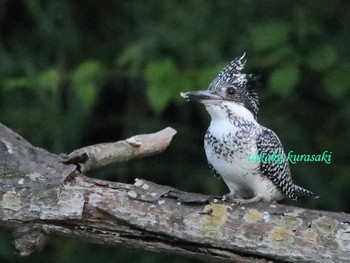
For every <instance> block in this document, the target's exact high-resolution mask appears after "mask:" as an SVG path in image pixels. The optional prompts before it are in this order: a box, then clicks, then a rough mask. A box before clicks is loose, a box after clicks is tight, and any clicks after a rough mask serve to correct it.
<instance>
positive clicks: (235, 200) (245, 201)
mask: <svg viewBox="0 0 350 263" xmlns="http://www.w3.org/2000/svg"><path fill="white" fill-rule="evenodd" d="M261 199H262V196H260V195H257V196H254V197H252V198H249V199H243V198H237V197H234V196H233V195H231V194H226V195H224V196H223V197H222V200H223V201H225V200H228V201H230V202H232V203H237V204H251V203H257V202H259V201H261Z"/></svg>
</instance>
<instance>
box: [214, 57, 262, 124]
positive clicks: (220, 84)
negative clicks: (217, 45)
mask: <svg viewBox="0 0 350 263" xmlns="http://www.w3.org/2000/svg"><path fill="white" fill-rule="evenodd" d="M245 63H246V59H245V54H243V56H241V57H240V58H236V59H234V60H233V61H231V62H230V63H229V64H228V65H227V66H226V67H225V68H223V69H222V70H221V71H220V73H219V75H218V76H217V77H216V78H215V79H214V80H213V81H212V83H211V84H210V85H209V88H208V90H209V92H211V93H213V94H214V93H215V94H220V95H222V97H223V99H226V100H231V101H234V102H236V103H238V104H242V105H244V106H245V107H246V108H247V109H248V110H250V111H251V112H252V113H253V115H254V117H255V118H257V114H258V110H259V109H258V106H259V99H258V95H257V93H256V89H257V87H258V86H259V82H258V81H257V78H256V77H255V76H254V75H253V74H244V73H242V72H241V71H242V70H243V68H244V66H245ZM228 88H234V93H235V96H226V95H224V94H225V92H224V91H225V90H227V89H228Z"/></svg>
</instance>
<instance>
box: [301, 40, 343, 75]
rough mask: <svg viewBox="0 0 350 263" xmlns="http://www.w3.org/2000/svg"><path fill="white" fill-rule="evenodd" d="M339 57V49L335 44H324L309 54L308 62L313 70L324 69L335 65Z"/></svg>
mask: <svg viewBox="0 0 350 263" xmlns="http://www.w3.org/2000/svg"><path fill="white" fill-rule="evenodd" d="M337 59H338V54H337V50H336V49H335V48H334V47H333V46H324V47H321V48H318V49H315V50H314V51H313V52H311V53H310V54H309V56H308V57H307V64H308V66H309V67H310V68H311V69H312V70H315V71H324V70H326V69H328V68H330V67H331V66H332V65H334V63H335V62H336V61H337Z"/></svg>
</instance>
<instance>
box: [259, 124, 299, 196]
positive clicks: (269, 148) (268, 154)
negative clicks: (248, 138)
mask: <svg viewBox="0 0 350 263" xmlns="http://www.w3.org/2000/svg"><path fill="white" fill-rule="evenodd" d="M257 148H258V154H259V156H260V157H262V158H260V172H261V174H262V175H264V176H266V177H267V178H268V179H269V180H271V182H272V183H273V184H274V185H275V186H276V187H277V188H278V189H279V190H280V191H281V192H282V193H283V194H285V195H286V196H288V197H289V198H291V199H293V200H296V199H297V193H296V192H295V189H294V184H293V182H292V177H291V172H290V168H289V164H288V161H287V157H286V154H285V153H284V149H283V146H282V144H281V142H280V140H279V139H278V137H277V135H276V134H275V133H274V132H273V131H271V130H270V129H267V128H263V130H262V132H261V133H260V134H259V135H258V138H257Z"/></svg>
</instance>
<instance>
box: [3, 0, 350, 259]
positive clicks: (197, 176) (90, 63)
mask: <svg viewBox="0 0 350 263" xmlns="http://www.w3.org/2000/svg"><path fill="white" fill-rule="evenodd" d="M349 8H350V3H349V1H348V0H342V1H341V0H334V1H326V0H320V1H276V0H275V1H272V0H271V1H250V0H236V1H231V0H219V1H210V0H201V1H200V0H189V1H181V0H167V1H160V0H159V1H157V0H145V1H136V0H130V1H115V0H114V1H112V0H100V1H93V0H90V1H73V0H69V1H68V0H60V1H53V0H50V1H49V0H47V1H39V0H27V1H20V0H7V1H6V0H2V1H1V2H0V37H1V42H0V122H1V123H3V124H5V125H7V126H8V127H10V128H12V129H13V130H15V131H16V132H18V133H19V134H21V135H22V136H24V137H25V138H26V139H27V140H29V141H30V142H31V143H32V144H34V145H36V146H39V147H42V148H46V149H48V150H50V151H52V152H55V153H62V152H64V153H69V152H71V151H73V150H74V149H76V148H78V147H81V146H85V145H90V144H94V143H100V142H108V141H116V140H121V139H125V138H127V137H129V136H132V135H136V134H142V133H150V132H155V131H158V130H159V129H162V128H164V127H167V126H171V127H173V128H175V129H176V130H177V131H178V134H177V135H176V136H175V137H174V140H173V142H172V144H171V145H170V147H169V148H168V149H167V151H165V152H164V153H162V154H160V155H158V156H154V157H149V158H145V159H139V160H133V161H130V162H128V163H124V164H117V165H112V166H110V167H107V168H105V169H102V170H100V171H97V172H95V173H91V174H90V176H94V177H97V178H103V179H106V180H113V181H122V182H127V183H133V182H134V179H135V178H144V179H147V180H151V181H154V182H156V183H159V184H166V185H170V186H174V187H177V188H179V189H182V190H185V191H193V192H201V193H206V194H215V195H217V194H225V193H227V189H226V186H225V185H224V183H223V181H222V180H217V179H216V178H215V177H214V176H212V174H211V173H210V170H209V168H208V166H207V163H206V158H205V154H204V150H203V147H202V145H203V141H202V140H203V136H204V133H205V130H206V128H207V126H208V124H209V121H210V119H209V115H208V114H207V112H206V111H205V109H204V107H203V106H202V105H197V104H194V103H186V102H185V101H183V99H181V98H180V96H179V92H181V91H188V90H194V89H206V88H207V86H208V84H209V83H210V81H211V80H212V79H213V78H214V77H215V76H216V75H217V73H218V72H219V70H220V69H221V68H222V67H223V66H225V65H226V64H227V63H228V62H230V61H231V60H232V59H233V58H235V57H238V56H241V55H242V54H243V52H246V53H247V55H246V58H247V65H246V68H245V72H246V73H255V74H258V75H260V76H261V77H260V79H261V82H262V84H263V85H262V87H261V88H260V90H259V95H260V103H261V106H260V113H259V122H260V123H261V124H262V125H264V126H267V127H269V128H271V129H272V130H274V131H275V132H276V133H277V134H278V135H279V137H280V139H281V141H282V143H283V144H284V147H285V150H286V151H287V152H288V151H290V150H293V151H294V152H295V153H299V154H302V153H316V154H318V153H322V152H324V151H326V150H327V151H330V152H332V159H331V164H330V165H327V164H325V163H315V162H314V163H306V162H303V163H297V164H295V165H291V169H292V172H293V179H294V181H295V182H296V183H297V184H299V185H301V186H303V187H305V188H308V189H310V190H312V191H314V192H315V193H316V195H319V196H320V198H319V199H308V200H302V201H300V202H299V203H297V204H295V203H292V202H289V201H285V202H284V203H288V204H294V205H297V206H303V207H309V208H313V209H325V210H331V211H344V212H350V203H349V200H350V191H349V186H350V176H349V171H350V164H349V159H350V151H349V148H350V140H349V137H350V128H349V126H350V96H349V95H350V94H349V87H350V56H349V55H350V45H349V43H350V12H348V10H349ZM72 261H74V262H75V263H79V262H101V261H103V262H117V261H118V262H145V263H147V262H164V261H167V262H169V263H170V262H193V261H191V260H189V259H186V258H181V257H174V256H169V255H165V254H156V253H150V252H145V251H141V250H137V251H133V250H131V249H124V248H118V249H115V248H113V247H108V246H101V245H94V244H86V243H80V242H78V241H74V240H68V239H63V238H56V239H52V241H51V242H50V244H49V245H48V246H47V247H46V248H45V249H44V251H42V252H41V253H36V254H34V255H32V256H30V257H27V258H20V257H19V256H17V255H16V253H15V252H14V250H13V248H12V247H11V245H10V234H9V233H8V232H2V233H1V234H0V262H72Z"/></svg>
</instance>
